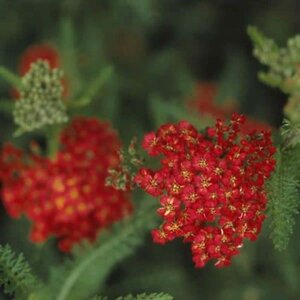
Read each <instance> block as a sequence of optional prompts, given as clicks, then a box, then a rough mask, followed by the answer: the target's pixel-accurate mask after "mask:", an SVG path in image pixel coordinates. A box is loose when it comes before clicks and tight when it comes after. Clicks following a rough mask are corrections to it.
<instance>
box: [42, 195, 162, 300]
mask: <svg viewBox="0 0 300 300" xmlns="http://www.w3.org/2000/svg"><path fill="white" fill-rule="evenodd" d="M144 201H145V202H146V203H147V205H146V206H145V207H143V208H142V209H141V210H140V211H139V212H138V213H137V214H136V215H135V216H133V217H131V218H128V219H127V220H124V221H122V222H120V223H119V224H116V226H115V227H114V228H113V229H112V231H111V232H110V234H109V236H107V237H106V238H104V239H100V240H99V243H98V244H99V245H96V246H94V247H90V249H89V250H88V252H87V253H84V254H81V255H77V256H75V258H74V259H73V260H72V261H70V262H69V263H67V264H65V265H64V266H62V267H59V268H55V271H54V272H53V273H52V279H51V280H50V282H49V284H48V285H47V288H46V290H44V291H43V292H42V294H41V295H44V296H43V297H44V298H43V299H56V300H67V299H72V300H76V299H85V298H86V297H88V296H90V295H91V294H93V293H95V292H97V291H98V292H99V291H101V287H102V286H103V284H104V282H105V279H106V277H107V275H108V274H109V273H110V271H111V270H112V268H113V267H114V266H116V265H117V263H119V262H120V261H122V260H123V259H124V258H125V257H127V256H128V255H130V254H132V253H133V252H134V250H135V249H136V248H137V246H139V245H140V244H141V243H142V241H143V236H144V234H145V233H146V232H148V231H149V230H150V229H151V228H153V227H154V225H155V223H156V218H157V217H156V214H155V209H154V207H153V201H151V200H149V199H148V200H147V199H145V200H144ZM148 201H149V205H148ZM49 294H50V295H51V296H49V297H48V298H47V295H49Z"/></svg>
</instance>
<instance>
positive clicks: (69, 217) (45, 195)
mask: <svg viewBox="0 0 300 300" xmlns="http://www.w3.org/2000/svg"><path fill="white" fill-rule="evenodd" d="M61 147H62V149H61V150H60V151H59V152H58V153H57V155H56V157H55V158H54V159H52V160H51V159H48V158H44V157H41V156H39V155H32V157H31V158H30V159H31V162H30V163H28V161H27V162H25V160H24V155H23V154H22V152H21V151H20V150H18V149H16V148H15V147H13V146H11V145H7V146H6V147H5V148H4V150H3V153H2V165H3V167H2V170H3V172H2V173H1V174H0V176H1V181H2V198H3V201H4V205H5V207H6V209H7V211H8V213H9V214H10V215H11V216H12V217H18V216H20V214H22V213H23V214H25V215H26V216H27V217H28V218H29V219H30V220H31V221H32V223H33V227H32V230H31V235H30V237H31V239H32V240H33V241H34V242H43V241H44V240H46V239H47V238H48V237H49V236H51V235H53V236H55V237H57V238H58V239H59V247H60V249H61V250H63V251H69V250H70V249H71V248H72V246H73V245H74V244H75V243H77V242H79V241H81V240H83V239H88V240H90V241H93V240H94V239H95V238H96V236H97V234H98V232H99V231H100V230H101V229H103V228H104V227H107V226H108V225H110V224H112V223H113V222H115V221H117V220H119V219H121V218H122V217H124V216H125V215H126V214H128V213H130V211H131V210H132V206H131V203H130V201H129V199H128V196H129V195H128V193H125V192H123V191H117V190H115V189H113V188H111V187H106V186H105V178H106V176H107V174H108V168H110V167H115V166H116V165H117V164H118V162H119V156H118V150H119V148H120V142H119V139H118V137H117V135H116V133H115V132H114V131H113V130H112V129H111V127H110V125H109V123H105V122H100V121H98V120H97V119H94V118H83V117H80V118H75V119H74V120H73V122H72V123H71V125H70V126H69V127H67V128H66V129H65V130H64V131H63V132H62V134H61Z"/></svg>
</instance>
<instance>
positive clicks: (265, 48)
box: [248, 26, 300, 94]
mask: <svg viewBox="0 0 300 300" xmlns="http://www.w3.org/2000/svg"><path fill="white" fill-rule="evenodd" d="M248 34H249V36H250V38H251V40H252V42H253V44H254V50H253V54H254V56H255V57H256V58H257V59H258V60H259V61H260V62H261V63H262V64H264V65H267V66H268V67H269V69H268V71H267V72H260V73H259V78H260V79H261V80H262V81H263V82H265V83H266V84H268V85H270V86H273V87H278V88H280V89H281V90H282V91H283V92H285V93H287V94H299V92H300V76H299V75H300V74H299V72H300V70H299V66H298V63H299V61H300V36H299V35H297V36H295V37H293V38H290V39H289V40H288V41H287V45H286V47H282V48H281V47H279V46H278V45H277V44H276V43H275V42H274V41H273V40H272V39H269V38H267V37H265V36H264V35H263V34H262V33H261V32H260V31H259V30H258V29H257V28H255V27H253V26H249V27H248Z"/></svg>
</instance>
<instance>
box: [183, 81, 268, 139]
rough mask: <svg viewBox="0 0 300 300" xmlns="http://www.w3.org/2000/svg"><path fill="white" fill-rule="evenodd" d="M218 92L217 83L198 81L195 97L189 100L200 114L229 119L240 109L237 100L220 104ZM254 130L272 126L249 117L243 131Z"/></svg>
mask: <svg viewBox="0 0 300 300" xmlns="http://www.w3.org/2000/svg"><path fill="white" fill-rule="evenodd" d="M217 92H218V88H217V85H216V84H214V83H211V82H207V83H198V84H197V86H196V94H195V97H194V99H192V100H190V101H189V102H188V104H189V106H190V107H191V108H192V109H196V110H197V111H198V112H199V113H200V114H203V115H205V116H210V117H212V118H214V119H217V118H219V119H227V118H230V116H231V115H232V114H233V113H234V112H235V111H237V110H238V105H237V103H236V102H235V101H226V102H225V103H224V104H222V105H220V104H217V103H216V102H215V98H216V95H217ZM253 130H259V131H260V130H271V126H270V125H269V124H267V123H265V122H263V121H259V120H256V119H253V118H250V117H247V122H246V123H245V124H243V126H241V133H242V134H248V133H249V132H251V131H253Z"/></svg>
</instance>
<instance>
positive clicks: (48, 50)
mask: <svg viewBox="0 0 300 300" xmlns="http://www.w3.org/2000/svg"><path fill="white" fill-rule="evenodd" d="M37 60H44V61H47V62H48V63H49V66H50V68H51V69H57V68H60V67H61V66H62V65H61V61H60V60H61V59H60V55H59V52H58V51H57V49H55V48H54V47H53V46H51V45H49V44H37V45H32V46H30V47H28V48H27V49H26V50H25V52H24V53H23V54H22V56H21V57H20V62H19V65H18V73H19V74H20V75H21V76H24V75H25V74H26V73H27V72H28V71H29V70H30V67H31V64H32V63H34V62H36V61H37ZM62 85H63V87H64V91H63V96H64V97H67V96H68V93H69V92H68V82H67V80H66V79H65V78H63V79H62ZM12 96H13V97H14V98H15V99H18V98H19V97H20V95H19V92H18V91H17V90H15V89H14V90H12Z"/></svg>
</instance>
